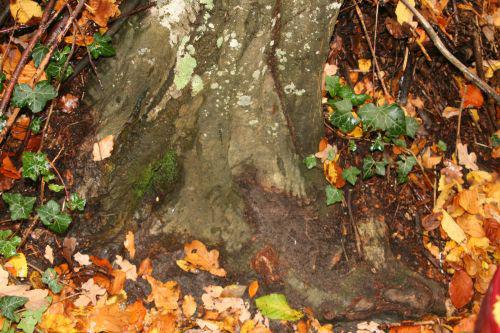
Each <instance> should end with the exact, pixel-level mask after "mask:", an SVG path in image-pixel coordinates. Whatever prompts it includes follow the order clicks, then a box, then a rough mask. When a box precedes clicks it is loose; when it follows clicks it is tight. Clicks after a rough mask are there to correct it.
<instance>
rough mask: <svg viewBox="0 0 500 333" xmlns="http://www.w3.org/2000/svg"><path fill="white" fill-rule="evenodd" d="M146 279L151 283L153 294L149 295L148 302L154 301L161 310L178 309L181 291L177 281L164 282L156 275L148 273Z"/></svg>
mask: <svg viewBox="0 0 500 333" xmlns="http://www.w3.org/2000/svg"><path fill="white" fill-rule="evenodd" d="M145 279H146V280H147V281H148V282H149V284H150V285H151V294H149V296H148V299H147V300H148V302H151V301H154V302H155V306H156V307H157V308H158V309H160V310H176V309H177V308H178V307H179V305H178V304H177V302H178V301H179V297H180V295H181V291H180V288H179V285H178V284H177V282H175V281H167V282H165V283H162V282H161V281H158V280H156V279H155V278H154V277H152V276H149V275H146V276H145Z"/></svg>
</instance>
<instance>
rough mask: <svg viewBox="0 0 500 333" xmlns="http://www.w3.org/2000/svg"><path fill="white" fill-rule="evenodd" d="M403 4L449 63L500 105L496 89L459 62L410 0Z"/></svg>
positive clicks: (402, 0) (405, 0)
mask: <svg viewBox="0 0 500 333" xmlns="http://www.w3.org/2000/svg"><path fill="white" fill-rule="evenodd" d="M401 2H402V3H403V4H404V5H405V6H406V7H407V8H408V9H409V10H410V11H411V12H412V13H413V15H415V17H416V18H417V20H418V21H419V22H420V23H421V24H422V27H423V28H424V29H425V31H426V32H427V34H428V35H429V37H430V39H431V40H432V41H433V42H434V45H435V46H436V48H437V49H438V50H439V52H441V54H442V55H443V56H444V57H445V58H446V59H448V61H449V62H451V63H452V64H453V65H454V66H455V67H456V68H458V69H459V70H460V71H461V72H462V73H463V74H464V76H465V77H466V78H467V79H468V80H470V81H471V82H472V83H474V84H475V85H476V86H477V87H478V88H479V89H481V90H482V91H484V92H485V93H487V94H488V95H490V96H491V97H493V98H494V99H495V102H496V103H500V95H499V94H497V93H496V91H495V89H493V88H492V87H491V86H490V85H488V84H487V83H486V82H484V81H483V80H481V79H480V78H479V77H478V76H477V75H476V74H474V73H472V72H471V71H470V70H469V69H468V68H467V66H465V65H464V64H462V63H461V62H460V60H458V59H457V58H456V57H455V56H454V55H453V54H452V53H451V52H450V51H449V50H448V49H447V48H446V46H445V45H444V44H443V42H442V41H441V38H439V36H438V35H437V33H436V32H435V31H434V29H433V28H432V26H431V24H430V23H429V21H427V19H426V18H425V17H424V16H423V15H422V14H420V12H419V11H418V10H417V9H416V8H415V7H413V6H412V5H411V4H410V3H409V2H408V0H401Z"/></svg>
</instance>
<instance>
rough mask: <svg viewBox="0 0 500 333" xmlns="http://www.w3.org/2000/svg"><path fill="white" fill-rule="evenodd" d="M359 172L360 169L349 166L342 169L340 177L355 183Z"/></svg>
mask: <svg viewBox="0 0 500 333" xmlns="http://www.w3.org/2000/svg"><path fill="white" fill-rule="evenodd" d="M360 174H361V170H359V169H358V168H356V167H349V168H347V169H344V171H342V178H344V179H345V180H346V181H348V182H349V183H350V184H351V185H356V181H357V180H358V176H359V175H360Z"/></svg>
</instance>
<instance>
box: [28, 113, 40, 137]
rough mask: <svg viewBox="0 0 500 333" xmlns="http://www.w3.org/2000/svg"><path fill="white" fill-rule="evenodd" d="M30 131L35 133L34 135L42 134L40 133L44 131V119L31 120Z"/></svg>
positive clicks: (34, 118) (35, 118)
mask: <svg viewBox="0 0 500 333" xmlns="http://www.w3.org/2000/svg"><path fill="white" fill-rule="evenodd" d="M30 130H31V132H33V134H38V133H40V131H41V130H42V118H40V117H33V119H31V124H30Z"/></svg>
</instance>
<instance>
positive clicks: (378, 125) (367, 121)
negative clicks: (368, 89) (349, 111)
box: [358, 103, 406, 136]
mask: <svg viewBox="0 0 500 333" xmlns="http://www.w3.org/2000/svg"><path fill="white" fill-rule="evenodd" d="M358 115H359V117H360V118H361V120H362V121H363V125H366V126H367V128H368V129H373V130H382V131H387V134H388V135H390V136H398V135H401V134H405V133H406V120H405V113H404V111H403V110H402V109H401V108H400V107H399V106H398V105H397V104H390V105H384V106H381V107H376V106H375V105H374V104H373V103H369V104H365V105H363V106H361V107H360V108H359V111H358Z"/></svg>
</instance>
